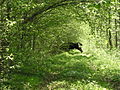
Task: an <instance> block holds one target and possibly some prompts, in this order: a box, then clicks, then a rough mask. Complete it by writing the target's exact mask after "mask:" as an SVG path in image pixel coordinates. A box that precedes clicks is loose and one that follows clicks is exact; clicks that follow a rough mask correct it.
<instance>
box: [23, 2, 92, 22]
mask: <svg viewBox="0 0 120 90" xmlns="http://www.w3.org/2000/svg"><path fill="white" fill-rule="evenodd" d="M67 1H71V0H61V1H60V2H57V3H54V4H53V5H50V6H45V7H43V8H41V9H40V10H39V11H38V12H35V13H33V14H32V15H31V16H30V17H27V18H25V19H24V21H23V22H22V23H23V24H25V23H27V22H29V21H33V19H34V18H35V17H36V16H37V15H39V14H42V13H44V12H46V11H48V10H50V9H53V8H56V7H58V6H63V5H68V4H79V3H80V2H90V1H84V0H82V1H79V2H78V1H75V0H74V1H73V0H72V1H71V2H67Z"/></svg>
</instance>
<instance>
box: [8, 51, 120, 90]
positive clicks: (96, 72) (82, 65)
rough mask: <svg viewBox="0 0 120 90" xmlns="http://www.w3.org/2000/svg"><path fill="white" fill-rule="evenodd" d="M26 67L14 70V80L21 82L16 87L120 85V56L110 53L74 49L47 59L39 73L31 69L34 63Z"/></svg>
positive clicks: (108, 88) (71, 89)
mask: <svg viewBox="0 0 120 90" xmlns="http://www.w3.org/2000/svg"><path fill="white" fill-rule="evenodd" d="M106 55H107V54H106ZM39 65H40V64H39ZM25 67H27V66H24V67H22V68H21V71H22V72H20V73H14V74H12V78H13V79H12V80H11V81H10V83H12V86H14V85H16V86H17V87H16V89H14V90H119V89H120V59H119V58H115V59H111V58H109V55H107V56H106V57H102V56H99V57H98V56H97V55H89V54H81V53H79V52H78V51H77V50H74V51H70V52H64V53H61V54H58V55H55V56H52V57H50V58H48V59H45V60H43V61H42V62H41V65H40V66H39V68H38V67H37V65H36V67H37V69H39V71H38V70H37V71H38V72H39V73H36V74H35V72H34V73H33V74H31V73H30V72H32V71H30V70H32V69H31V68H32V64H31V66H29V67H30V68H25ZM23 68H24V69H23ZM34 68H35V67H34ZM27 71H28V73H26V72H27Z"/></svg>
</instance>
